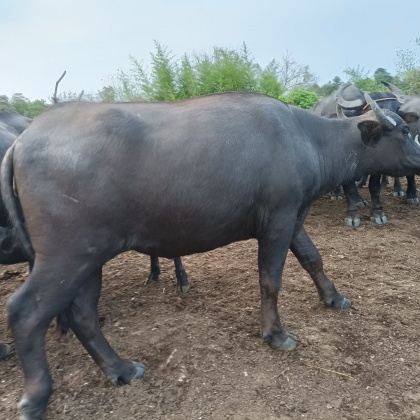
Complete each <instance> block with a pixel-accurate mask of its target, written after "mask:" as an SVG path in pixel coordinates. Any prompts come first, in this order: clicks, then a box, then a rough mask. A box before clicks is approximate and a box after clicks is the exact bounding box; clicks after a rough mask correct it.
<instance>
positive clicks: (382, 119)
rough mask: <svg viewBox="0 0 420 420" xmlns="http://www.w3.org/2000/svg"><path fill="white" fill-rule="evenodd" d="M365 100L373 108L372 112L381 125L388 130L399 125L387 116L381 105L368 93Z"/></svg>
mask: <svg viewBox="0 0 420 420" xmlns="http://www.w3.org/2000/svg"><path fill="white" fill-rule="evenodd" d="M365 99H366V102H367V103H368V104H369V105H370V107H371V108H372V111H373V112H374V114H375V116H376V118H377V120H378V122H379V123H380V124H382V125H383V126H385V127H386V128H387V129H388V130H392V129H393V128H394V127H395V126H396V125H397V123H396V121H394V120H393V119H392V118H391V117H388V116H386V115H385V114H384V112H383V111H382V109H381V108H380V107H379V105H378V104H377V103H376V102H375V101H374V100H373V99H372V98H371V97H370V96H369V94H368V93H366V92H365Z"/></svg>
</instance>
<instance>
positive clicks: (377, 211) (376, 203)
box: [369, 175, 388, 225]
mask: <svg viewBox="0 0 420 420" xmlns="http://www.w3.org/2000/svg"><path fill="white" fill-rule="evenodd" d="M369 192H370V197H371V200H372V208H371V213H370V220H371V221H372V222H374V223H376V224H377V225H384V224H385V223H387V222H388V219H387V218H386V216H385V213H384V210H383V208H382V204H381V175H371V176H370V178H369Z"/></svg>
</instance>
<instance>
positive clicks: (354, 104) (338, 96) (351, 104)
mask: <svg viewBox="0 0 420 420" xmlns="http://www.w3.org/2000/svg"><path fill="white" fill-rule="evenodd" d="M348 86H351V85H345V86H341V87H340V88H339V89H338V90H337V92H335V95H334V96H335V101H336V102H337V104H338V105H340V106H341V107H342V108H347V109H348V108H358V107H361V106H363V105H365V103H366V102H363V100H362V99H354V100H352V101H348V100H346V99H344V98H343V91H344V89H345V88H346V87H348Z"/></svg>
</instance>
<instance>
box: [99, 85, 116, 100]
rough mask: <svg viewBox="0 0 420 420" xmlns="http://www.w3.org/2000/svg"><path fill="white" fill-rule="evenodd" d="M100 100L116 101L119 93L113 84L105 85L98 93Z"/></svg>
mask: <svg viewBox="0 0 420 420" xmlns="http://www.w3.org/2000/svg"><path fill="white" fill-rule="evenodd" d="M97 97H98V100H99V102H115V101H116V100H117V99H116V98H117V94H116V92H115V90H114V88H113V87H112V86H104V87H103V88H102V89H101V90H100V91H99V92H98V94H97Z"/></svg>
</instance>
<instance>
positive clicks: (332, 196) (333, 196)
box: [330, 193, 343, 201]
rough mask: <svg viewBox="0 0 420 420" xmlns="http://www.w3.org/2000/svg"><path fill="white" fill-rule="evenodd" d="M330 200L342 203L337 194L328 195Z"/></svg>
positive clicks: (340, 196)
mask: <svg viewBox="0 0 420 420" xmlns="http://www.w3.org/2000/svg"><path fill="white" fill-rule="evenodd" d="M330 198H331V200H335V201H343V196H342V195H339V194H332V193H330Z"/></svg>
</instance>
